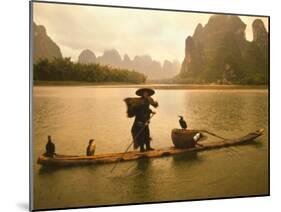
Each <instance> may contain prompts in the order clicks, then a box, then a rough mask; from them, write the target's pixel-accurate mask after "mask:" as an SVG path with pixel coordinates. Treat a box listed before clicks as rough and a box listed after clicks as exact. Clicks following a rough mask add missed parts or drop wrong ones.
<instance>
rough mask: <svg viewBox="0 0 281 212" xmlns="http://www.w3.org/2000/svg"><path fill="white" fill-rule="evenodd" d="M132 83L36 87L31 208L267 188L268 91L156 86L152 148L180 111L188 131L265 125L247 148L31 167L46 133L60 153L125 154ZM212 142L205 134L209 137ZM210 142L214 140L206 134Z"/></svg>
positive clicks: (166, 139)
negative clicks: (90, 147)
mask: <svg viewBox="0 0 281 212" xmlns="http://www.w3.org/2000/svg"><path fill="white" fill-rule="evenodd" d="M134 92H135V89H132V88H96V87H35V88H34V91H33V93H34V101H33V129H34V131H33V144H34V146H33V152H34V192H35V193H34V194H35V201H34V204H35V208H59V207H77V206H91V205H104V204H122V203H123V204H126V203H136V202H150V201H151V202H155V201H167V200H183V199H185V200H186V199H196V198H214V197H225V196H245V195H262V194H267V193H268V184H267V183H268V178H267V177H268V155H267V152H268V145H267V143H268V140H267V137H268V136H267V133H268V132H267V131H268V130H267V126H268V114H267V113H268V93H267V91H266V90H209V91H208V90H156V95H155V96H154V99H155V100H157V101H158V102H159V104H160V106H159V108H157V109H155V110H156V112H157V115H156V116H155V117H153V120H152V121H151V125H150V128H151V134H152V137H153V141H152V146H153V147H155V148H161V147H169V146H171V145H172V142H171V139H170V133H171V129H172V128H175V127H178V116H177V115H183V116H184V117H185V118H186V120H187V124H188V127H189V128H196V129H208V130H209V131H213V132H215V133H217V134H219V135H222V136H224V137H230V138H232V137H238V136H241V135H244V134H246V133H248V132H250V131H253V130H256V129H259V128H265V129H266V131H265V135H264V136H263V137H261V138H259V139H257V142H256V143H253V144H251V145H242V146H235V147H230V148H224V149H219V150H212V151H205V152H200V153H194V154H192V155H180V156H179V155H178V156H174V157H167V158H161V159H150V160H139V161H132V162H126V163H120V164H119V165H118V166H117V168H116V170H115V171H114V173H113V174H111V173H110V170H111V168H112V164H107V165H102V166H96V167H95V166H87V167H73V168H66V169H45V168H40V166H39V165H37V164H36V159H37V157H38V156H39V155H40V154H42V153H43V151H44V146H45V143H46V140H47V135H52V137H53V140H54V142H55V144H56V150H57V152H58V153H63V154H75V155H78V154H85V151H86V146H87V144H88V140H89V139H90V138H95V139H96V142H97V150H96V154H101V153H108V152H123V151H124V150H125V149H126V147H127V146H128V145H129V144H130V142H131V135H130V129H131V125H132V123H133V119H129V118H127V117H126V108H125V104H124V102H123V101H122V100H123V99H124V98H125V97H130V96H134ZM210 139H211V137H210ZM212 139H215V138H212Z"/></svg>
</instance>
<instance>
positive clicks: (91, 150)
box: [86, 139, 96, 156]
mask: <svg viewBox="0 0 281 212" xmlns="http://www.w3.org/2000/svg"><path fill="white" fill-rule="evenodd" d="M94 141H95V140H94V139H90V140H89V145H88V147H87V151H86V154H87V156H93V155H94V154H95V151H96V142H94Z"/></svg>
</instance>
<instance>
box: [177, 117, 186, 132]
mask: <svg viewBox="0 0 281 212" xmlns="http://www.w3.org/2000/svg"><path fill="white" fill-rule="evenodd" d="M179 117H180V120H179V123H180V126H181V128H182V129H184V130H185V129H186V128H187V124H186V122H185V120H184V119H183V117H182V116H179Z"/></svg>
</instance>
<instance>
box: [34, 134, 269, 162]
mask: <svg viewBox="0 0 281 212" xmlns="http://www.w3.org/2000/svg"><path fill="white" fill-rule="evenodd" d="M263 132H264V129H260V130H257V131H255V132H251V133H249V134H247V135H245V136H242V137H240V138H235V139H226V140H220V141H208V140H206V141H199V142H197V144H196V145H195V147H191V148H175V147H169V148H166V149H158V150H152V151H147V152H139V151H129V152H125V153H108V154H100V155H95V156H71V155H59V154H56V155H55V156H54V157H46V156H44V155H42V156H40V157H39V158H38V161H37V163H38V164H40V165H42V166H58V167H60V166H75V165H78V166H79V165H89V164H93V165H97V164H106V163H116V162H123V161H131V160H138V159H143V158H160V157H166V156H170V155H177V154H184V153H185V154H188V153H190V152H199V151H203V150H208V149H215V148H223V147H229V146H235V145H240V144H245V143H247V142H249V141H252V140H254V139H255V138H257V137H259V136H261V135H263Z"/></svg>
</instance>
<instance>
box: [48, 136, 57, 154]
mask: <svg viewBox="0 0 281 212" xmlns="http://www.w3.org/2000/svg"><path fill="white" fill-rule="evenodd" d="M55 149H56V148H55V144H54V143H53V142H52V139H51V136H48V142H47V144H46V155H47V156H49V157H53V156H54V154H55Z"/></svg>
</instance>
